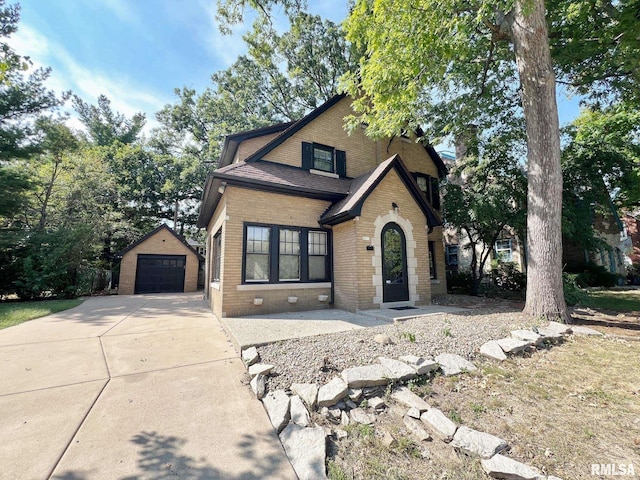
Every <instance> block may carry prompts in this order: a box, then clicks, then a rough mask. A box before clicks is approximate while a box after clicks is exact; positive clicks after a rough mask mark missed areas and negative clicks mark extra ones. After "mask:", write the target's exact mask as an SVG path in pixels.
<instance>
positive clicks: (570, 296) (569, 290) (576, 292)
mask: <svg viewBox="0 0 640 480" xmlns="http://www.w3.org/2000/svg"><path fill="white" fill-rule="evenodd" d="M562 288H563V290H564V300H565V302H567V305H571V306H573V305H579V304H584V302H585V300H586V299H587V293H586V292H585V291H584V290H582V289H581V288H580V285H578V275H577V274H575V273H563V274H562Z"/></svg>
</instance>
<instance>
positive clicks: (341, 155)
mask: <svg viewBox="0 0 640 480" xmlns="http://www.w3.org/2000/svg"><path fill="white" fill-rule="evenodd" d="M336 173H337V174H338V175H340V176H341V177H346V176H347V154H346V153H345V152H344V151H343V150H336Z"/></svg>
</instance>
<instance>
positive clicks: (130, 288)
mask: <svg viewBox="0 0 640 480" xmlns="http://www.w3.org/2000/svg"><path fill="white" fill-rule="evenodd" d="M139 254H148V255H186V257H187V262H186V268H185V277H184V291H185V292H195V291H196V290H197V287H198V268H199V259H198V256H197V255H196V254H195V253H194V252H193V250H191V249H190V248H189V247H187V246H186V245H185V244H184V243H182V242H181V241H180V240H178V239H177V238H176V237H175V235H173V234H172V233H171V232H170V231H169V230H167V229H160V230H159V231H158V232H156V233H155V234H154V235H152V236H150V237H149V238H147V239H146V240H144V241H143V242H141V243H140V244H138V245H136V246H134V247H133V248H132V249H131V250H129V251H127V252H126V253H125V254H124V255H123V256H122V260H121V262H120V284H119V286H118V294H119V295H133V293H134V289H135V285H136V269H137V266H138V255H139Z"/></svg>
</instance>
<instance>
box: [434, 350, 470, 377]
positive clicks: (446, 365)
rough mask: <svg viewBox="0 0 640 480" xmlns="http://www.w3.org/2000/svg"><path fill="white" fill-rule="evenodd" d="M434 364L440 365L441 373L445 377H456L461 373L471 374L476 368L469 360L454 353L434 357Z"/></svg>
mask: <svg viewBox="0 0 640 480" xmlns="http://www.w3.org/2000/svg"><path fill="white" fill-rule="evenodd" d="M436 362H438V363H439V364H440V368H441V369H442V373H444V374H445V375H446V376H449V375H458V374H459V373H462V372H465V371H466V372H473V371H475V370H477V368H476V366H475V365H474V364H473V363H471V362H470V361H469V360H466V359H465V358H463V357H461V356H460V355H456V354H454V353H443V354H440V355H438V356H437V357H436Z"/></svg>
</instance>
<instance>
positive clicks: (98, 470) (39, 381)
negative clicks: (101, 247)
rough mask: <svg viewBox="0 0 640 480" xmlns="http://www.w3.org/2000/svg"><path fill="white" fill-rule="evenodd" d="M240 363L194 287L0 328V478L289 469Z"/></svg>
mask: <svg viewBox="0 0 640 480" xmlns="http://www.w3.org/2000/svg"><path fill="white" fill-rule="evenodd" d="M243 372H244V368H243V366H242V362H241V360H240V359H239V358H238V355H237V354H236V352H235V350H234V349H233V346H232V345H231V343H230V342H229V340H228V339H227V337H226V335H225V333H224V331H223V329H222V327H221V326H220V324H219V322H218V321H217V320H216V319H215V317H214V316H213V315H212V314H211V312H210V311H208V309H207V308H206V305H205V304H204V303H203V302H202V300H201V295H199V294H180V295H136V296H117V297H96V298H90V299H88V300H86V301H85V302H84V303H82V304H81V305H80V306H78V307H76V308H74V309H72V310H67V311H65V312H60V313H58V314H55V315H50V316H48V317H44V318H40V319H37V320H32V321H30V322H26V323H23V324H21V325H18V326H16V327H11V328H8V329H5V330H0V438H2V442H0V466H1V467H0V478H2V479H5V478H6V479H16V478H20V479H44V478H56V479H67V480H80V479H110V480H111V479H127V480H133V479H147V478H148V479H157V478H168V477H170V478H178V479H218V478H220V479H252V478H256V479H258V478H277V479H281V478H295V475H294V473H293V470H292V468H291V465H290V464H289V462H288V460H287V458H286V456H285V454H284V451H283V449H282V446H281V445H280V443H279V441H278V439H277V436H276V435H275V433H274V431H273V429H272V427H271V424H270V423H269V420H268V418H267V416H266V413H265V412H264V410H263V408H262V406H261V405H260V403H259V402H258V401H256V400H255V398H253V397H252V396H251V394H250V391H249V389H248V388H247V387H246V386H243V385H242V384H241V383H240V379H241V377H242V373H243Z"/></svg>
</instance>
